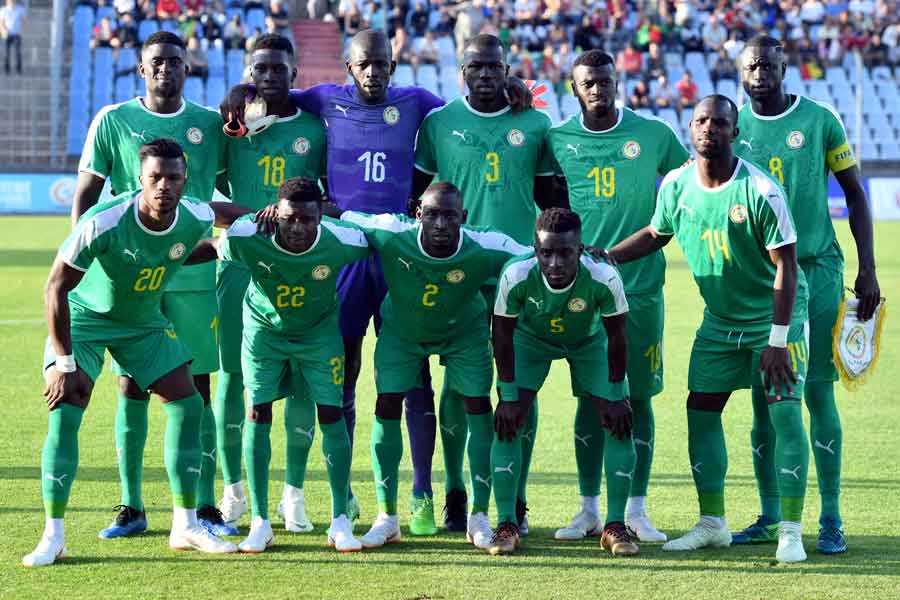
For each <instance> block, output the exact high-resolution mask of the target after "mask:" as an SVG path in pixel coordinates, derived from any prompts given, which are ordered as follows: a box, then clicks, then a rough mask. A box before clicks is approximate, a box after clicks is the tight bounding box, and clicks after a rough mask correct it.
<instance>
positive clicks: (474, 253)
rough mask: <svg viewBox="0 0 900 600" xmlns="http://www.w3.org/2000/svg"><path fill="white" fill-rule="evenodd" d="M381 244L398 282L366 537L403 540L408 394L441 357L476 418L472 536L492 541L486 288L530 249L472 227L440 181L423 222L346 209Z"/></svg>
mask: <svg viewBox="0 0 900 600" xmlns="http://www.w3.org/2000/svg"><path fill="white" fill-rule="evenodd" d="M342 219H344V220H347V221H350V222H351V223H355V224H357V225H359V226H360V227H362V228H363V230H364V231H365V232H366V236H367V237H368V238H369V243H371V244H372V246H374V247H375V249H376V250H378V253H379V254H380V255H381V260H382V264H383V265H384V273H385V278H386V279H387V282H388V288H389V291H388V294H387V297H386V298H385V301H384V303H383V304H382V307H381V316H382V320H383V327H382V329H381V333H380V334H379V336H378V342H377V344H376V346H375V386H376V388H377V390H378V399H377V401H376V404H375V423H374V425H373V427H372V464H373V470H374V471H375V484H376V487H375V492H376V496H377V497H378V504H379V515H378V518H377V519H376V520H375V523H373V525H372V528H371V529H370V530H369V532H368V533H366V535H364V536H363V538H362V542H363V546H364V547H366V548H376V547H379V546H383V545H384V544H386V543H389V542H394V541H397V540H399V539H400V523H399V520H398V518H397V490H398V483H399V482H398V476H399V471H398V469H399V466H400V456H401V454H402V452H403V437H402V435H401V433H400V416H401V414H402V412H403V402H402V400H403V395H404V394H405V393H406V392H407V391H408V390H409V389H410V388H411V387H412V386H413V385H414V384H415V381H416V377H417V375H418V372H419V370H420V367H421V364H422V362H423V361H426V360H427V359H428V357H429V356H430V355H432V354H437V355H439V356H440V358H441V364H442V365H444V366H445V367H446V372H445V378H446V380H447V381H448V385H449V386H450V388H451V389H453V390H454V391H455V392H456V393H457V394H459V396H460V397H461V398H462V402H463V404H464V406H465V415H466V416H465V418H466V421H467V422H468V428H469V436H468V455H469V472H470V475H471V480H472V481H471V484H472V489H473V503H472V514H471V515H470V516H469V517H468V519H467V527H466V532H467V538H468V539H469V541H471V542H472V543H474V544H475V545H476V546H477V547H479V548H486V547H487V545H488V544H489V543H490V540H491V528H490V524H489V522H488V517H487V510H488V504H489V502H490V498H491V473H490V448H491V438H492V433H491V432H492V427H493V420H492V418H491V401H490V392H491V379H492V377H493V369H492V368H491V348H490V342H489V339H488V338H489V334H488V321H487V316H486V309H487V307H486V305H485V302H484V298H483V297H482V296H481V294H480V289H481V286H483V285H484V283H485V282H486V281H488V280H489V279H492V278H496V277H497V275H498V274H499V273H500V269H501V267H502V266H503V264H504V263H505V262H506V261H507V260H509V258H510V257H512V256H515V255H518V254H522V253H524V252H527V251H528V248H526V247H524V246H520V245H519V244H517V243H516V242H515V241H514V240H513V239H512V238H510V237H509V236H506V235H504V234H501V233H496V232H493V231H484V230H480V231H479V230H475V229H469V228H467V227H463V224H464V223H465V222H466V211H465V210H464V209H463V200H462V198H461V196H460V194H459V190H457V189H456V188H455V187H454V186H453V185H452V184H449V183H436V184H434V185H432V186H429V188H428V189H427V190H426V191H425V194H423V196H422V205H421V207H420V208H419V209H418V214H417V219H418V223H417V222H414V221H409V220H407V219H406V218H404V217H398V216H393V215H377V216H368V215H364V214H362V213H354V212H348V213H344V215H343V216H342Z"/></svg>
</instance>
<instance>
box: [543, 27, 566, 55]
mask: <svg viewBox="0 0 900 600" xmlns="http://www.w3.org/2000/svg"><path fill="white" fill-rule="evenodd" d="M547 41H548V42H550V45H551V46H552V47H553V49H554V50H558V49H559V47H560V46H561V45H562V44H563V43H564V42H567V41H569V36H568V34H567V33H566V29H565V27H563V26H562V25H561V24H559V23H554V24H553V25H551V26H550V31H548V32H547Z"/></svg>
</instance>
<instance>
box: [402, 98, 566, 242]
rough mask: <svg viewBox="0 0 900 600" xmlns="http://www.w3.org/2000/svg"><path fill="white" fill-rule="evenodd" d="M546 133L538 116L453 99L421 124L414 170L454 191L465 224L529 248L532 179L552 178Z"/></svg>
mask: <svg viewBox="0 0 900 600" xmlns="http://www.w3.org/2000/svg"><path fill="white" fill-rule="evenodd" d="M549 130H550V117H548V116H547V115H546V114H545V113H542V112H540V111H537V110H526V111H524V112H522V113H519V114H513V113H512V111H511V110H510V108H509V107H507V108H504V109H503V110H500V111H498V112H495V113H483V112H478V111H476V110H475V109H474V108H472V107H471V106H469V103H468V102H467V101H466V99H465V98H457V99H456V100H454V101H453V102H450V103H448V104H446V105H444V106H442V107H440V108H436V109H434V110H433V111H431V112H430V113H428V116H427V117H425V120H424V121H423V122H422V126H421V127H420V128H419V135H418V137H417V138H416V168H417V169H419V170H420V171H423V172H425V173H430V174H432V175H435V180H436V181H448V182H450V183H452V184H453V185H455V186H456V187H457V188H459V190H460V192H462V197H463V204H464V205H465V207H466V209H467V210H468V211H469V220H468V223H469V224H470V225H474V226H476V227H490V228H493V229H498V230H500V231H502V232H503V233H505V234H507V235H509V236H510V237H512V238H513V239H515V240H516V241H517V242H519V243H520V244H531V242H532V240H533V239H534V221H535V219H536V218H537V213H538V209H537V206H535V204H534V178H535V176H539V175H553V162H552V158H551V157H550V156H549V155H548V153H547V152H545V148H544V138H545V137H546V135H547V132H548V131H549Z"/></svg>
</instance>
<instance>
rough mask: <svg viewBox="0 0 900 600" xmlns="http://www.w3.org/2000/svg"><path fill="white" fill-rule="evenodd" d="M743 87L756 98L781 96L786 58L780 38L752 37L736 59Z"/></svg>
mask: <svg viewBox="0 0 900 600" xmlns="http://www.w3.org/2000/svg"><path fill="white" fill-rule="evenodd" d="M738 66H739V68H740V71H741V83H742V84H743V86H744V91H745V92H746V93H747V95H748V96H750V98H751V99H753V100H755V101H757V102H766V101H768V100H773V99H775V98H780V97H781V94H782V82H783V81H784V74H785V73H786V72H787V61H786V60H785V56H784V48H783V47H782V45H781V42H779V41H778V40H776V39H775V38H773V37H770V36H768V35H758V36H755V37H754V38H752V39H751V40H750V41H749V42H747V45H746V46H745V47H744V50H743V51H742V52H741V57H740V61H739V65H738Z"/></svg>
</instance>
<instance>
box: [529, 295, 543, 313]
mask: <svg viewBox="0 0 900 600" xmlns="http://www.w3.org/2000/svg"><path fill="white" fill-rule="evenodd" d="M528 301H529V302H531V303H532V304H534V308H535V310H541V307H542V306H543V305H544V301H543V300H537V299H535V298H532V297H531V296H528Z"/></svg>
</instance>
